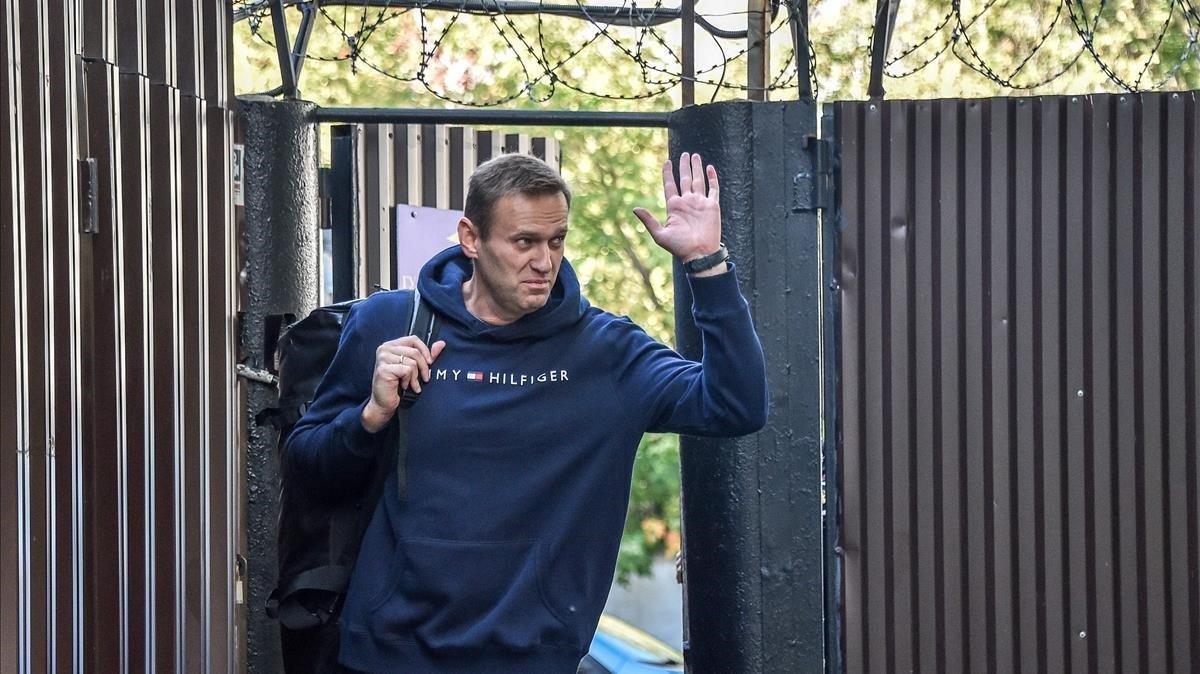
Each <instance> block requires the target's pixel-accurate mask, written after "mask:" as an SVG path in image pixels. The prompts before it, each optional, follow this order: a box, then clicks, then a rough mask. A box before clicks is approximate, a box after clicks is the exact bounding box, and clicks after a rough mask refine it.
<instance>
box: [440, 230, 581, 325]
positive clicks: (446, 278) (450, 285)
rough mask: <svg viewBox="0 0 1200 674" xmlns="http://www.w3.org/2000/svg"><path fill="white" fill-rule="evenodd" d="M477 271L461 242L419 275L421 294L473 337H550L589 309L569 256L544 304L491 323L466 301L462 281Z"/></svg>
mask: <svg viewBox="0 0 1200 674" xmlns="http://www.w3.org/2000/svg"><path fill="white" fill-rule="evenodd" d="M472 273H474V268H473V267H472V266H471V259H470V258H468V257H467V256H466V255H464V254H463V252H462V247H461V246H457V245H455V246H451V247H449V248H447V249H445V250H443V251H442V252H440V253H438V254H437V255H434V256H433V257H432V258H430V260H429V261H428V262H426V263H425V266H424V267H422V268H421V274H420V276H419V278H418V279H417V290H418V291H419V292H420V293H421V297H422V298H424V299H425V301H427V302H429V304H430V306H432V307H433V308H434V309H436V310H437V311H438V313H440V314H441V315H442V316H443V317H444V318H446V319H448V320H452V321H454V322H455V323H458V324H460V325H461V326H462V327H463V329H464V330H466V331H467V332H468V333H469V334H470V335H472V336H474V337H486V338H488V339H494V340H497V341H513V340H518V339H527V338H535V339H536V338H540V337H547V336H549V335H552V334H555V333H557V332H559V331H561V330H563V329H565V328H568V327H570V326H572V325H574V324H575V323H576V322H578V321H579V319H580V318H582V317H583V315H584V313H585V312H586V311H587V310H588V307H589V305H588V301H587V300H585V299H584V298H583V296H582V295H581V294H580V292H579V279H578V278H576V276H575V270H574V269H573V268H572V267H571V263H570V262H568V261H567V258H565V257H564V258H563V260H562V264H561V265H559V268H558V278H557V279H556V280H555V282H554V287H553V288H552V289H551V290H550V299H548V300H547V301H546V304H544V305H543V306H542V308H540V309H538V310H537V311H534V312H533V313H530V314H526V315H524V316H522V317H521V318H519V319H517V320H516V321H514V322H512V323H510V324H508V325H490V324H488V323H485V322H483V321H481V320H479V319H478V318H476V317H475V315H474V314H472V313H471V312H470V311H468V310H467V305H466V303H465V302H463V295H462V284H463V283H464V282H465V281H466V280H467V279H469V278H471V275H472Z"/></svg>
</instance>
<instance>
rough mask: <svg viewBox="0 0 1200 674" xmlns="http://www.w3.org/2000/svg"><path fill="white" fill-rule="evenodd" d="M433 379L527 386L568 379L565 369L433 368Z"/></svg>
mask: <svg viewBox="0 0 1200 674" xmlns="http://www.w3.org/2000/svg"><path fill="white" fill-rule="evenodd" d="M433 379H434V381H438V380H441V381H468V382H477V383H485V382H486V383H488V384H508V385H509V386H528V385H529V384H542V383H545V382H560V381H568V379H567V371H566V370H550V371H548V372H540V373H537V374H516V373H514V372H482V371H479V370H434V371H433Z"/></svg>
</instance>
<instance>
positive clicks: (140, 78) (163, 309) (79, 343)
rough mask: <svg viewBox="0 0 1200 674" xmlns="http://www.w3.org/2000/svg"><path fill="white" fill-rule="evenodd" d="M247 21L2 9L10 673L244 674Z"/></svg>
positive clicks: (2, 507)
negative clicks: (234, 28)
mask: <svg viewBox="0 0 1200 674" xmlns="http://www.w3.org/2000/svg"><path fill="white" fill-rule="evenodd" d="M230 26H231V19H230V8H229V7H228V6H226V5H225V3H217V2H203V3H162V2H158V3H153V2H151V3H144V2H134V1H132V0H103V1H98V2H83V3H78V2H67V1H63V0H42V1H39V2H27V1H25V0H17V1H13V0H3V1H0V101H2V102H3V108H2V109H3V113H2V115H0V256H2V257H3V261H2V262H0V671H3V672H18V671H32V672H47V671H49V672H55V671H59V672H69V671H93V672H118V671H184V670H186V671H235V670H237V669H238V668H239V667H238V663H237V657H238V656H239V653H238V651H237V649H236V648H235V647H236V644H237V643H238V641H239V632H240V631H241V630H240V629H239V627H238V624H237V623H238V606H239V602H238V600H237V594H236V591H235V587H236V585H235V583H236V578H235V562H234V559H235V555H236V553H237V550H238V545H239V541H238V539H237V537H238V535H239V531H240V526H239V524H238V522H239V516H240V515H239V509H240V506H239V500H240V499H239V497H238V494H239V483H238V472H239V471H238V465H237V460H238V457H239V449H238V442H239V438H238V435H237V420H238V419H237V410H238V399H237V398H238V389H237V382H236V379H235V377H234V374H233V372H234V365H235V360H236V354H235V351H234V341H233V340H234V317H235V312H236V301H237V297H236V285H235V284H236V282H237V280H236V270H237V267H236V265H235V256H236V251H237V240H236V238H235V237H236V234H235V230H234V207H233V199H232V194H231V189H232V186H231V178H232V176H231V173H230V172H231V168H232V166H231V161H230V146H231V141H232V138H231V123H230V111H229V107H230V103H231V98H232V81H231V75H230V71H231V58H230V50H229V41H230V34H231V29H230Z"/></svg>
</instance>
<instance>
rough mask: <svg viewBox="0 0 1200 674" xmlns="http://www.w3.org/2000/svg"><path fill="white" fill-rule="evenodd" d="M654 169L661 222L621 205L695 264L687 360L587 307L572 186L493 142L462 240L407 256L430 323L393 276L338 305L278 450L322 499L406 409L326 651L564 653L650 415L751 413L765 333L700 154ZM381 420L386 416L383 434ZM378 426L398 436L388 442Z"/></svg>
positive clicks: (593, 602) (543, 657)
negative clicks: (344, 312)
mask: <svg viewBox="0 0 1200 674" xmlns="http://www.w3.org/2000/svg"><path fill="white" fill-rule="evenodd" d="M679 168H680V170H679V174H680V180H679V182H678V183H676V181H675V177H674V171H673V168H672V165H671V162H670V161H668V162H666V164H665V165H664V166H663V185H664V190H665V193H666V201H667V219H666V221H665V223H661V224H660V223H659V221H658V220H657V219H655V217H654V216H653V215H651V214H650V213H649V212H648V211H646V210H645V209H641V208H639V209H635V213H636V215H637V217H638V218H639V219H640V220H641V221H642V223H643V224H644V225H645V226H646V228H647V229H648V230H649V232H650V235H651V236H652V237H653V238H654V240H655V242H657V243H658V244H659V245H660V246H662V247H663V248H665V249H666V250H668V251H670V252H671V253H672V254H673V255H675V256H676V257H678V258H680V259H682V260H683V261H684V262H685V263H692V267H693V269H695V271H694V273H692V274H691V275H690V276H691V277H690V280H689V282H690V283H691V286H692V291H693V295H694V297H695V303H694V306H693V315H694V316H695V320H696V325H697V327H698V328H699V329H700V331H701V334H702V336H703V341H704V357H703V361H702V362H701V363H696V362H692V361H688V360H685V359H684V358H682V357H680V356H679V355H678V354H676V353H675V352H674V351H672V350H671V349H669V348H667V347H665V346H663V345H662V344H659V343H658V342H655V341H654V340H653V339H651V338H650V337H649V336H647V335H646V333H645V332H643V331H642V330H641V329H640V328H638V327H637V326H636V325H634V324H633V323H632V322H630V321H629V320H628V319H626V318H618V317H615V316H613V315H611V314H608V313H605V312H604V311H601V310H599V309H596V308H594V307H591V306H590V305H589V304H588V302H587V301H586V300H584V299H583V298H582V297H581V295H580V291H579V282H578V281H577V280H576V278H575V273H574V272H573V271H572V269H571V265H570V264H569V263H568V262H567V260H566V259H565V258H564V250H565V246H566V238H567V230H568V217H567V216H568V212H569V208H570V198H571V193H570V190H569V189H568V187H567V185H566V183H564V182H563V180H562V178H561V177H560V176H559V175H558V173H557V172H555V171H554V170H553V169H552V168H550V167H549V166H548V165H546V164H545V163H544V162H541V161H540V160H537V159H534V158H532V157H528V156H524V155H516V154H512V155H504V156H502V157H499V158H496V159H493V160H491V161H489V162H487V163H485V164H483V165H481V166H480V167H479V168H478V169H477V170H476V171H475V173H474V174H473V175H472V176H471V180H470V185H469V187H468V193H467V202H466V207H465V209H464V213H463V218H462V220H461V221H460V222H459V225H458V234H459V241H460V245H459V246H456V247H452V248H450V249H447V250H445V251H443V252H442V253H440V254H438V255H437V256H435V257H434V258H433V259H432V260H430V261H429V262H428V263H427V264H426V265H425V267H424V269H422V271H421V275H420V277H419V279H418V285H417V289H418V290H419V292H420V294H421V296H422V297H423V298H424V299H425V300H426V301H428V302H429V303H430V305H431V306H432V307H433V308H434V309H435V310H436V311H437V312H438V314H439V316H440V318H441V328H440V331H439V334H438V336H437V341H435V342H434V343H433V344H431V345H427V344H423V343H421V341H420V340H419V339H417V338H416V337H411V336H408V337H398V336H400V335H404V334H406V332H407V326H406V325H403V324H402V323H403V320H402V315H403V314H404V311H403V310H402V307H404V306H407V301H408V300H407V298H406V297H404V296H402V295H401V293H399V292H381V293H376V294H375V295H372V296H371V297H370V298H369V299H367V300H365V301H364V302H362V303H361V304H359V305H358V306H356V307H355V308H354V310H353V311H351V313H350V315H349V317H348V318H347V320H346V325H345V327H344V329H343V336H342V342H341V345H340V347H339V350H338V354H337V356H336V357H335V359H334V361H333V363H332V364H331V366H330V369H329V371H328V373H327V374H326V375H325V379H324V381H323V382H322V384H321V387H320V389H319V390H318V391H317V396H316V400H315V401H314V402H313V404H312V406H311V408H310V409H309V410H308V412H307V414H306V415H305V416H304V418H303V419H302V420H301V421H300V422H299V423H298V424H297V426H296V428H295V431H294V432H293V434H292V436H291V437H290V439H289V441H288V446H287V452H286V456H287V457H288V463H289V465H288V469H289V470H293V471H296V473H295V474H297V475H299V476H303V477H304V478H305V480H306V482H307V483H308V484H309V485H312V486H311V488H312V489H314V490H321V491H322V492H324V493H327V494H329V495H330V496H332V497H338V496H340V495H343V494H346V493H350V492H351V491H353V490H355V489H361V488H362V485H363V483H364V481H365V480H367V479H368V477H369V475H370V473H371V466H372V462H373V461H374V460H375V458H376V457H377V456H380V455H381V454H382V453H383V452H385V451H388V450H389V449H390V447H391V446H390V445H389V442H395V440H394V437H395V435H394V429H395V426H396V420H395V419H396V409H397V407H398V405H399V401H400V394H401V392H402V391H403V390H405V389H407V388H411V389H412V390H414V391H418V392H420V394H421V397H420V400H419V401H418V402H417V404H416V405H415V406H414V407H413V408H412V409H411V411H409V412H408V413H407V419H406V428H407V444H406V448H407V449H406V454H405V459H404V461H405V466H406V471H407V472H406V475H407V479H406V481H405V482H406V484H404V485H401V484H400V483H399V480H398V479H397V477H396V476H395V475H394V474H393V475H392V476H391V477H389V478H388V483H387V485H386V486H385V488H384V493H383V496H382V498H381V500H380V504H379V506H378V508H377V509H376V512H375V515H374V518H373V519H372V521H371V524H370V526H369V527H368V529H367V532H366V534H365V536H364V538H363V543H362V549H361V552H360V553H359V557H358V563H357V565H356V566H355V569H354V573H353V575H352V578H351V582H350V588H349V590H348V593H347V597H346V603H345V606H344V609H343V612H342V623H341V626H342V635H341V639H342V642H341V650H340V661H341V662H342V664H343V665H345V666H347V667H350V668H353V669H355V670H363V671H371V672H454V673H461V672H486V673H489V674H491V673H495V672H522V673H526V672H552V673H562V674H568V673H571V672H574V671H575V669H576V666H577V663H578V662H579V660H580V659H581V658H582V656H583V655H584V654H585V653H586V652H587V649H588V646H589V644H590V642H591V639H592V635H593V633H594V632H595V629H596V623H597V621H598V620H599V616H600V613H601V611H602V609H603V607H604V604H605V600H606V598H607V596H608V590H609V586H610V584H611V582H612V575H613V570H614V566H615V563H616V557H617V547H618V544H619V543H620V539H621V530H622V527H623V524H624V519H625V512H626V508H627V505H628V499H629V487H630V476H631V472H632V467H633V458H634V452H635V451H636V449H637V446H638V441H639V439H640V438H641V436H642V434H643V433H645V432H646V431H660V432H677V433H690V434H696V435H724V436H733V435H740V434H746V433H752V432H754V431H756V430H758V429H759V428H761V427H762V426H763V424H764V423H765V419H766V413H767V394H766V376H765V367H764V364H763V356H762V348H761V345H760V344H759V341H758V338H757V336H756V335H755V333H754V328H753V325H752V323H751V320H750V314H749V311H748V308H747V305H746V302H745V300H744V299H743V298H742V296H741V294H740V291H739V289H738V284H737V281H736V279H735V278H734V274H733V273H732V265H731V264H727V263H726V262H725V261H724V257H725V256H724V253H723V251H724V248H723V247H722V246H721V214H720V209H719V207H718V185H717V173H716V170H715V169H714V168H713V167H712V166H709V167H708V169H707V181H706V180H705V169H704V167H703V165H702V163H701V159H700V157H699V155H689V154H687V153H685V154H684V155H683V156H682V157H681V159H680V167H679ZM389 429H392V432H389ZM389 438H392V439H391V440H389Z"/></svg>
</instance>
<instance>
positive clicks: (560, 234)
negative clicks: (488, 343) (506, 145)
mask: <svg viewBox="0 0 1200 674" xmlns="http://www.w3.org/2000/svg"><path fill="white" fill-rule="evenodd" d="M566 236H567V199H566V197H565V196H563V194H562V193H561V192H556V193H553V194H542V195H536V196H530V195H526V194H520V193H514V194H506V195H504V196H503V197H500V199H498V200H497V201H496V203H495V204H494V205H493V206H492V213H491V227H490V229H489V231H488V237H487V238H486V239H482V238H480V237H479V236H478V229H477V228H476V227H475V226H474V224H473V223H470V221H468V220H466V219H464V220H463V222H462V223H460V225H459V240H460V241H461V242H462V244H463V251H464V252H465V253H466V255H467V257H470V258H473V259H474V260H475V279H476V282H477V283H479V284H480V286H481V288H480V289H481V290H483V291H484V292H486V293H487V294H488V296H489V299H490V301H491V303H492V304H493V306H494V307H495V309H496V310H497V312H498V313H500V314H502V315H505V316H506V317H508V318H510V319H512V320H516V319H517V318H520V317H521V316H524V315H525V314H528V313H532V312H534V311H537V310H538V309H540V308H541V307H542V306H543V305H545V304H546V300H548V299H550V289H551V288H553V287H554V282H555V280H556V279H557V278H558V268H559V265H561V264H562V259H563V250H564V248H565V240H566Z"/></svg>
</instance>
